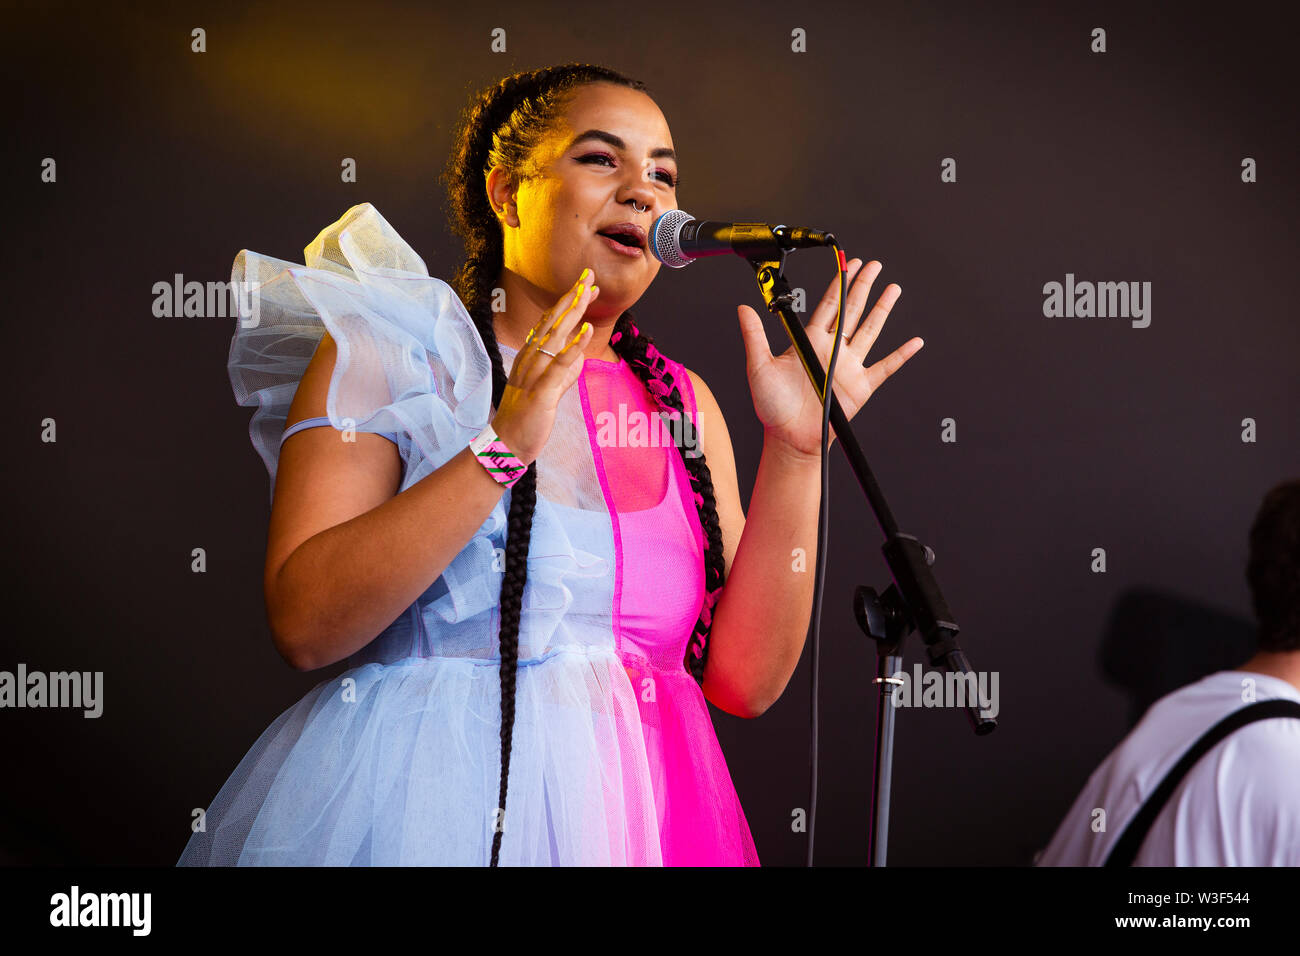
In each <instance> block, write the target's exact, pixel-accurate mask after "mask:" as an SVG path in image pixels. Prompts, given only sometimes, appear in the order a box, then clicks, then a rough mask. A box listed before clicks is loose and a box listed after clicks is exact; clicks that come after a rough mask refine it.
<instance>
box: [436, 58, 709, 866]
mask: <svg viewBox="0 0 1300 956" xmlns="http://www.w3.org/2000/svg"><path fill="white" fill-rule="evenodd" d="M598 82H604V83H614V84H617V85H620V86H625V87H629V88H631V89H634V90H639V91H641V92H646V87H645V84H643V83H641V82H640V81H638V80H633V79H630V78H628V77H626V76H623V75H622V74H621V73H617V72H615V71H614V70H610V69H607V68H605V67H600V66H593V65H589V64H578V63H569V64H565V65H563V66H556V67H548V68H546V69H541V70H535V71H532V72H525V73H516V74H513V75H511V76H507V77H505V78H504V79H502V80H501V81H500V82H499V83H497V84H496V85H495V86H492V87H489V88H488V89H486V90H483V91H482V92H480V93H477V94H475V95H474V96H473V97H472V98H471V100H470V103H469V104H468V106H467V107H466V108H465V109H464V110H463V111H462V113H461V115H460V118H459V120H458V123H457V127H456V131H455V134H454V139H453V142H454V146H453V148H452V153H451V156H450V158H449V159H448V162H447V167H446V169H445V170H444V172H443V174H442V180H443V183H444V184H445V186H446V190H447V204H446V213H447V218H448V221H449V222H450V223H451V225H452V229H453V231H454V232H455V233H456V234H457V235H459V236H460V237H461V238H462V240H463V241H464V244H465V260H464V262H463V263H462V265H461V267H460V268H459V270H457V272H456V274H455V276H454V277H453V278H452V280H451V283H450V284H451V286H452V288H453V289H454V290H455V292H456V294H457V295H458V296H459V297H460V300H461V302H462V303H464V305H465V308H466V310H468V312H469V314H470V316H471V318H472V319H473V320H474V327H475V328H476V329H477V330H478V333H479V337H480V338H481V339H482V340H483V345H484V348H485V349H486V350H487V354H488V357H489V359H490V360H491V362H492V407H493V408H494V409H495V408H498V407H499V406H500V404H501V399H502V398H503V397H504V395H505V388H506V382H507V378H508V376H507V375H506V372H505V364H504V361H503V359H502V357H501V348H500V345H499V344H498V343H497V337H496V328H495V326H494V324H493V317H492V311H491V300H492V295H493V292H494V291H495V289H494V287H495V284H496V282H497V279H498V277H499V276H500V275H501V270H502V268H503V266H504V244H503V239H502V232H501V226H500V224H499V223H498V222H497V219H496V215H495V211H494V210H493V209H492V206H491V203H490V202H489V200H488V196H487V188H486V176H487V174H488V172H489V171H490V170H491V169H492V167H494V166H501V167H503V168H504V169H506V170H508V171H509V173H510V175H511V177H513V178H515V179H516V180H518V179H522V178H526V177H527V176H529V175H530V174H531V171H532V166H531V163H532V156H533V151H534V149H535V148H536V146H537V145H538V144H539V143H540V142H541V140H542V138H543V137H544V136H545V135H546V133H547V132H548V131H549V130H550V129H551V128H552V127H553V125H554V123H555V122H556V120H557V119H558V118H559V117H560V116H561V115H562V113H563V111H564V109H565V108H566V107H567V105H568V103H569V102H570V99H571V95H572V93H573V92H575V91H576V89H577V88H578V87H580V86H584V85H586V84H589V83H598ZM615 329H616V330H617V332H616V334H615V336H614V337H613V338H612V339H611V344H613V343H614V342H615V341H617V347H616V349H615V351H616V352H618V354H620V355H621V356H623V357H624V358H625V359H626V360H627V361H628V363H629V365H630V366H631V367H632V368H633V369H635V370H636V372H637V374H638V375H639V376H640V377H641V380H642V381H643V382H644V383H645V385H646V388H647V390H649V391H650V394H651V395H652V396H654V398H655V399H656V400H657V401H658V402H659V404H660V405H661V406H662V407H664V408H665V409H668V410H673V411H675V412H676V413H677V414H681V415H683V419H684V425H685V429H688V430H689V434H688V435H687V437H686V438H685V439H683V445H686V446H688V447H691V448H694V447H695V432H694V429H693V427H692V426H691V423H690V422H689V419H686V418H685V416H684V411H683V406H682V400H681V395H680V393H679V392H678V390H677V388H676V385H675V384H674V383H673V381H672V376H671V375H670V374H668V373H667V371H666V368H665V366H664V363H663V359H662V357H661V356H660V355H659V353H658V351H657V350H655V349H654V346H653V340H652V339H651V338H650V337H649V336H647V335H644V334H642V333H640V332H639V331H638V330H637V329H636V326H635V324H634V323H633V321H632V314H631V312H625V313H624V314H623V315H622V316H620V318H619V320H618V323H617V324H616V325H615ZM679 433H680V432H679ZM678 450H679V451H682V445H679V446H678ZM682 454H683V457H684V460H685V462H686V467H687V471H688V473H689V474H690V479H691V486H692V488H693V489H694V491H695V494H696V503H697V506H698V507H699V511H700V520H701V522H702V524H703V527H704V530H705V538H706V540H707V541H708V549H707V552H706V561H705V565H706V569H707V583H708V597H707V598H706V600H705V607H704V611H703V613H702V614H701V617H700V621H699V622H698V623H697V624H696V629H695V633H694V635H693V636H692V641H691V645H690V647H689V648H688V651H687V655H686V659H685V661H684V663H685V664H686V666H687V669H688V670H689V671H690V672H691V673H692V674H693V675H694V677H695V679H696V680H697V681H703V679H704V664H705V660H706V657H707V653H708V632H709V626H710V620H711V615H712V606H713V603H714V601H715V600H716V596H717V591H718V590H719V589H720V588H721V586H722V578H723V573H724V565H723V556H722V532H721V528H720V526H719V524H718V515H717V509H716V507H715V501H714V497H713V480H712V478H711V477H710V475H709V470H708V466H707V465H706V464H705V462H704V457H703V455H702V454H698V453H697V454H696V455H695V456H694V457H686V455H685V452H684V451H683V452H682ZM536 506H537V463H536V462H535V461H534V462H533V463H532V464H530V465H529V467H528V470H527V471H526V472H524V474H523V476H522V477H521V478H520V479H519V480H518V481H517V482H516V483H515V484H514V486H513V487H512V489H511V491H510V513H509V516H508V518H507V522H506V566H505V573H504V574H503V575H502V580H501V606H500V632H499V636H498V644H499V647H500V654H501V667H500V680H501V777H500V788H499V790H498V795H497V802H498V807H497V810H496V812H495V814H494V822H493V831H494V832H493V835H492V856H491V862H490V864H489V865H490V866H496V865H497V864H498V862H499V859H500V853H501V841H502V837H503V835H504V830H503V822H504V816H505V807H506V795H507V793H508V792H509V781H510V752H511V746H512V738H513V733H514V722H515V681H516V674H517V671H518V664H519V624H520V616H521V614H520V612H521V607H522V602H523V593H524V586H525V584H526V583H527V578H528V574H527V564H528V548H529V542H530V539H531V535H532V526H533V512H534V510H535V509H536Z"/></svg>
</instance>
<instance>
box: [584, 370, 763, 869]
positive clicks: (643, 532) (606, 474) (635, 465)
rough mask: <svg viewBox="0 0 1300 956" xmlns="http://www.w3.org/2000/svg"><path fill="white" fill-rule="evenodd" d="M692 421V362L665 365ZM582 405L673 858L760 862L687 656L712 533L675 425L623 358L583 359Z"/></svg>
mask: <svg viewBox="0 0 1300 956" xmlns="http://www.w3.org/2000/svg"><path fill="white" fill-rule="evenodd" d="M666 364H667V367H668V370H669V373H670V374H671V375H672V376H673V381H674V383H675V384H677V385H678V387H679V391H680V392H681V394H682V399H683V404H684V406H685V409H686V412H687V414H688V415H689V416H690V418H691V420H692V421H695V414H696V410H695V393H694V390H693V389H692V388H691V385H690V382H689V377H688V376H687V374H686V371H685V369H684V368H683V367H682V366H681V365H680V364H679V363H676V362H672V361H671V360H668V361H667V363H666ZM579 389H580V394H581V397H582V407H583V413H584V415H585V417H586V420H587V427H588V430H589V431H590V432H591V434H592V436H593V441H592V444H593V447H594V448H595V451H596V470H597V474H598V476H599V478H600V483H601V487H602V489H603V490H604V493H605V497H606V500H607V501H608V502H609V506H610V514H611V518H612V521H613V528H614V553H615V558H616V561H615V564H616V568H615V581H614V630H615V639H616V645H615V646H616V649H617V653H618V656H619V658H620V659H621V661H622V663H623V667H624V669H625V670H626V671H627V674H628V678H629V680H631V682H632V687H633V691H634V692H635V694H636V699H637V702H638V706H639V708H640V712H641V727H642V732H643V733H644V735H645V743H646V756H647V760H648V762H649V764H650V768H651V775H652V777H653V779H654V787H655V800H656V803H657V810H658V814H659V830H660V842H661V847H662V851H663V862H664V865H666V866H682V865H687V866H690V865H697V866H712V865H717V866H740V865H748V866H757V865H759V860H758V852H757V850H756V849H755V847H754V841H753V837H752V836H751V834H750V830H749V824H748V822H747V821H746V819H745V814H744V811H743V810H742V808H741V805H740V800H739V798H738V797H737V795H736V790H735V786H734V785H733V783H732V780H731V773H730V771H729V770H728V768H727V763H726V759H725V758H724V756H723V754H722V749H721V747H720V746H719V745H718V739H717V735H716V734H715V732H714V729H713V721H712V719H711V718H710V716H709V709H708V704H707V702H706V700H705V698H704V693H703V691H702V690H701V689H700V686H699V685H698V684H697V683H696V682H695V679H694V678H693V677H692V676H691V675H690V673H689V672H688V671H687V670H686V666H685V655H686V647H687V644H688V642H689V639H690V636H691V632H692V629H693V628H694V625H695V622H696V620H697V619H698V617H699V614H700V609H701V606H702V605H703V602H704V597H705V590H704V581H705V575H704V547H705V540H704V531H703V528H702V527H701V526H700V520H699V516H698V510H697V508H696V504H695V493H694V491H693V490H692V488H691V484H690V476H689V474H688V473H687V470H686V465H685V463H684V461H683V460H682V455H681V454H680V453H679V452H678V451H677V449H676V448H675V447H674V444H673V435H672V431H671V430H670V429H671V428H672V427H676V426H670V424H669V422H668V421H667V420H665V419H663V418H661V416H660V410H659V408H658V406H657V405H656V404H655V402H654V401H653V399H652V398H651V397H650V395H649V394H648V393H647V392H646V389H645V385H644V384H643V383H642V382H641V380H640V378H639V377H638V376H637V375H636V373H635V372H634V371H633V370H632V369H631V368H630V367H629V366H628V365H627V363H626V362H622V361H620V362H618V363H610V362H599V361H589V360H587V361H584V364H583V373H582V377H581V378H580V379H579Z"/></svg>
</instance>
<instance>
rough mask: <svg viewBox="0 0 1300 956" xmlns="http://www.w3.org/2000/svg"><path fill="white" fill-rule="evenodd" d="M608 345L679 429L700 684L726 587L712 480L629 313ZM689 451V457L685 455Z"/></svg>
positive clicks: (654, 352) (693, 658) (667, 380)
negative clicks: (699, 581) (700, 534)
mask: <svg viewBox="0 0 1300 956" xmlns="http://www.w3.org/2000/svg"><path fill="white" fill-rule="evenodd" d="M609 344H610V345H611V346H613V348H614V351H615V352H616V353H617V354H618V355H619V356H621V357H622V358H623V359H624V360H625V361H626V362H627V363H628V365H629V366H630V367H631V369H632V370H633V371H634V372H636V373H637V375H638V376H639V377H640V379H641V381H642V382H643V383H644V384H645V387H646V391H647V392H649V393H650V395H651V397H652V398H653V399H654V400H655V402H656V403H658V405H659V407H660V408H661V409H663V410H664V411H665V412H666V413H667V414H668V417H669V418H671V419H673V420H674V421H676V420H678V419H679V418H680V420H681V425H680V427H677V428H671V429H669V431H670V433H671V434H672V435H673V436H674V437H673V441H674V443H675V444H676V445H677V451H678V453H679V454H681V456H682V461H683V462H684V463H685V465H686V473H687V475H689V476H690V480H691V490H692V491H693V492H694V493H695V507H696V509H697V510H698V511H699V515H700V524H701V525H702V526H703V528H704V540H705V548H704V589H705V597H704V605H703V607H702V608H701V610H700V617H699V619H698V620H697V621H696V622H695V630H694V632H693V633H692V634H691V640H690V643H689V644H688V645H687V647H686V657H685V659H684V660H683V664H684V665H685V667H686V669H687V670H688V671H690V673H691V676H693V677H694V678H695V680H696V681H697V682H698V683H701V684H702V683H703V682H704V665H705V663H707V661H708V658H709V632H710V631H711V630H712V628H713V607H714V605H715V604H716V603H717V601H718V596H719V595H720V593H721V591H722V586H723V584H725V583H726V562H725V560H724V557H723V550H722V525H721V523H720V522H719V521H718V507H717V500H716V499H715V498H714V495H713V476H712V474H710V472H709V466H708V463H707V462H706V461H705V459H704V452H703V450H702V449H701V448H700V445H699V440H698V435H697V433H696V430H695V425H694V423H693V422H692V421H691V420H690V417H689V416H688V415H686V412H685V406H684V405H683V403H682V395H681V389H680V387H679V385H678V383H677V382H676V381H674V379H673V375H672V373H671V372H669V371H668V366H667V363H666V362H665V360H664V355H663V354H662V353H661V352H660V351H659V350H658V349H657V348H655V344H654V339H653V338H652V337H651V336H650V335H647V334H646V333H644V332H642V331H641V330H640V329H638V328H637V325H636V318H635V316H633V314H632V312H631V311H630V310H629V311H627V312H624V313H623V314H622V315H621V316H619V318H618V322H617V323H616V324H615V326H614V334H613V335H611V336H610V337H609ZM688 449H689V450H690V454H688V453H687V450H688Z"/></svg>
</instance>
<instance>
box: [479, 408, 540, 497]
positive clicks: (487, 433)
mask: <svg viewBox="0 0 1300 956" xmlns="http://www.w3.org/2000/svg"><path fill="white" fill-rule="evenodd" d="M469 447H470V449H471V450H473V452H474V455H475V456H476V457H477V458H478V460H479V464H481V465H482V466H483V467H484V468H486V469H487V473H488V474H489V475H491V476H492V477H493V478H495V479H496V480H497V481H498V482H499V483H500V484H503V485H505V486H506V487H507V488H509V487H512V486H513V485H514V483H515V482H516V481H518V480H519V479H520V478H522V477H523V476H524V472H525V471H527V470H528V466H527V465H525V464H524V463H523V462H522V461H520V460H519V459H518V458H516V457H515V455H514V453H513V452H512V451H511V450H510V449H509V448H508V447H506V443H505V442H503V441H502V440H501V438H500V436H498V435H497V433H496V429H494V428H493V427H492V423H491V422H488V424H487V425H486V426H485V427H484V428H483V430H482V431H481V432H479V433H478V437H477V438H475V439H474V440H473V441H472V442H470V443H469Z"/></svg>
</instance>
